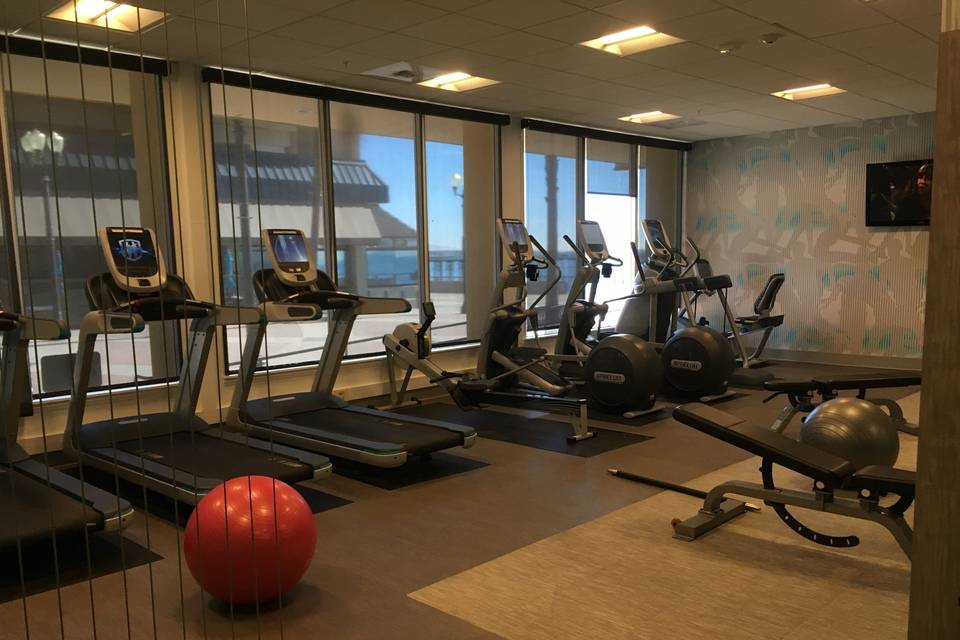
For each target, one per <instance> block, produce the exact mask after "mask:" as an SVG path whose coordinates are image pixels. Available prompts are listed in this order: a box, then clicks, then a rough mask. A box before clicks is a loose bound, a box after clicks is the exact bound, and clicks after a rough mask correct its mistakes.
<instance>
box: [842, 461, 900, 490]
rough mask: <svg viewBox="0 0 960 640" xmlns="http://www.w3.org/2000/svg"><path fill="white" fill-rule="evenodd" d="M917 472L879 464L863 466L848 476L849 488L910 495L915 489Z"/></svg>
mask: <svg viewBox="0 0 960 640" xmlns="http://www.w3.org/2000/svg"><path fill="white" fill-rule="evenodd" d="M916 485H917V474H916V473H914V472H913V471H907V470H906V469H894V468H893V467H884V466H880V465H870V466H869V467H864V468H863V469H860V470H859V471H857V472H856V473H854V474H853V475H852V476H851V477H850V482H849V487H850V488H851V489H867V490H869V491H872V492H874V493H895V494H897V495H898V496H912V495H913V493H914V491H915V490H916Z"/></svg>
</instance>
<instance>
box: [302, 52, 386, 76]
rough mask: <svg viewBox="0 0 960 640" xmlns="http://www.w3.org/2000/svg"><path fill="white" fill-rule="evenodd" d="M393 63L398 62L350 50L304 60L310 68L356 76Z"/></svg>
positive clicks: (325, 53) (327, 53)
mask: <svg viewBox="0 0 960 640" xmlns="http://www.w3.org/2000/svg"><path fill="white" fill-rule="evenodd" d="M392 62H396V60H393V59H390V58H384V57H382V56H372V55H369V54H366V53H360V52H357V51H350V50H349V49H335V50H332V51H327V52H324V53H322V54H320V55H318V56H311V57H309V58H307V57H305V58H303V63H304V65H306V66H309V67H319V68H322V69H329V70H331V71H338V72H340V73H355V74H360V73H364V72H365V71H369V70H370V69H376V68H377V67H382V66H384V65H387V64H390V63H392Z"/></svg>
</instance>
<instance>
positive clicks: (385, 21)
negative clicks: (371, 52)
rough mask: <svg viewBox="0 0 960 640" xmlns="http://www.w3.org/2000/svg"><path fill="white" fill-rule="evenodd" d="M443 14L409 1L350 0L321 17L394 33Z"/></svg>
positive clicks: (433, 8) (435, 9)
mask: <svg viewBox="0 0 960 640" xmlns="http://www.w3.org/2000/svg"><path fill="white" fill-rule="evenodd" d="M444 13H445V12H444V11H441V10H440V9H437V8H435V7H428V6H426V5H422V4H418V3H416V2H410V1H409V0H350V2H347V3H345V4H341V5H338V6H336V7H334V8H333V9H328V10H327V11H324V12H323V15H325V16H330V17H331V18H336V19H338V20H346V21H347V22H353V23H355V24H362V25H364V26H367V27H373V28H376V29H384V30H386V31H395V30H397V29H403V28H404V27H412V26H413V25H415V24H420V23H421V22H426V21H427V20H433V19H434V18H439V17H440V16H442V15H443V14H444Z"/></svg>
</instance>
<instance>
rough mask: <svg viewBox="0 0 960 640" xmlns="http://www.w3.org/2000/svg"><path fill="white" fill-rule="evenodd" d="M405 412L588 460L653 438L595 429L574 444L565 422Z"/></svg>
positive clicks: (452, 411) (435, 406)
mask: <svg viewBox="0 0 960 640" xmlns="http://www.w3.org/2000/svg"><path fill="white" fill-rule="evenodd" d="M402 412H403V413H410V414H413V415H418V416H421V417H424V418H432V419H434V420H446V421H448V422H454V423H456V424H462V425H466V426H470V427H473V428H474V429H476V430H477V433H478V434H479V436H480V437H481V438H490V439H491V440H500V441H502V442H512V443H513V444H519V445H523V446H525V447H533V448H534V449H542V450H544V451H555V452H557V453H565V454H568V455H572V456H579V457H581V458H589V457H592V456H595V455H598V454H601V453H606V452H607V451H613V450H615V449H620V448H622V447H627V446H630V445H632V444H637V443H639V442H644V441H646V440H650V439H651V436H643V435H639V434H634V433H625V432H623V431H613V430H610V429H597V428H592V431H593V432H594V433H596V436H594V437H593V438H588V439H586V440H581V441H579V442H572V441H569V440H567V436H570V435H571V434H572V433H573V427H571V426H570V425H569V424H568V423H566V422H560V421H558V420H547V419H545V418H528V417H525V416H520V415H515V414H510V413H503V412H502V411H494V410H491V409H474V410H472V411H463V410H461V409H460V408H458V407H457V406H455V405H452V404H446V403H440V402H438V403H431V404H424V405H419V406H416V407H406V408H404V409H403V410H402ZM334 468H336V467H334Z"/></svg>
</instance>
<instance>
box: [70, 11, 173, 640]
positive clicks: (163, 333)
mask: <svg viewBox="0 0 960 640" xmlns="http://www.w3.org/2000/svg"><path fill="white" fill-rule="evenodd" d="M74 1H76V0H74ZM107 19H108V21H109V17H108V18H107ZM108 26H109V22H108ZM137 47H138V49H139V51H138V53H137V55H138V56H139V59H140V72H139V73H140V76H139V78H138V80H137V82H138V84H139V85H140V92H141V98H142V100H143V110H144V113H143V117H144V124H147V118H148V107H147V84H146V77H147V76H146V69H145V64H144V56H143V31H142V28H141V24H140V9H139V8H138V9H137ZM131 106H132V105H131ZM155 124H157V123H155ZM150 137H151V136H150V128H149V127H148V128H146V136H145V138H146V142H147V177H148V180H147V184H148V185H149V189H150V194H149V196H150V210H151V211H152V212H153V217H154V229H156V221H157V214H158V213H159V212H158V211H157V198H156V193H155V192H154V184H153V183H154V154H153V149H152V144H151V142H150ZM158 152H159V150H158ZM119 168H120V162H119V158H118V159H117V169H118V173H119ZM137 195H138V197H142V196H140V193H139V189H138V192H137ZM140 222H141V223H142V222H143V220H142V216H141V221H140ZM178 224H179V219H178ZM168 235H169V234H168ZM174 260H176V257H175V256H174ZM174 266H176V265H175V264H174ZM127 278H128V279H129V275H128V276H127ZM159 294H160V295H159V297H160V338H161V344H162V345H163V351H164V361H166V358H167V352H168V351H169V349H168V348H167V346H168V345H167V328H166V320H167V318H166V308H165V307H164V304H163V298H164V290H163V287H161V288H160V291H159ZM134 335H135V334H130V336H131V341H133V340H134ZM150 340H151V341H152V340H153V338H152V337H151V338H150ZM133 359H134V360H133V361H134V380H136V379H137V378H138V376H137V370H138V369H139V367H138V366H137V355H136V349H134V354H133ZM150 365H151V369H153V359H152V357H151V361H150ZM152 374H153V372H152V371H151V377H152ZM164 377H165V378H166V379H167V383H166V389H167V394H166V395H167V402H168V403H169V402H170V394H169V390H170V382H169V375H167V372H166V371H164ZM181 384H183V383H182V382H181ZM136 397H137V416H138V417H139V416H141V415H142V405H141V397H140V387H139V384H137V386H136ZM167 423H168V424H169V425H170V441H171V442H172V441H173V429H174V421H173V420H169V419H168V420H167ZM141 441H142V429H141ZM171 454H172V455H171V468H172V469H173V473H174V485H175V486H176V484H177V481H176V462H177V461H176V455H175V448H174V447H171ZM140 459H141V473H144V474H146V471H145V469H144V468H143V467H144V462H143V457H142V455H141V458H140ZM145 492H146V490H145ZM173 509H174V513H175V514H176V513H177V499H176V497H174V500H173ZM147 532H148V533H147V549H148V550H149V549H150V536H149V529H147ZM147 575H148V577H149V580H150V615H151V619H152V622H153V637H154V639H155V640H156V638H158V635H157V601H156V590H155V589H154V575H153V562H147Z"/></svg>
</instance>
